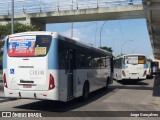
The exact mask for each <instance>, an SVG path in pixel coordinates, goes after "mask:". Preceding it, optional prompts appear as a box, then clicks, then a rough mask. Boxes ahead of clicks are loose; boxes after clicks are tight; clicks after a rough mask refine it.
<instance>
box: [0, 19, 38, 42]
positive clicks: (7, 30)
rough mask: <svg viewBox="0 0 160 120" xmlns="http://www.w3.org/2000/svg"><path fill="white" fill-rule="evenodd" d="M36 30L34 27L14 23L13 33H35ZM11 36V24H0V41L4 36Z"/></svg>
mask: <svg viewBox="0 0 160 120" xmlns="http://www.w3.org/2000/svg"><path fill="white" fill-rule="evenodd" d="M37 30H38V29H37V28H36V27H35V26H29V25H24V24H22V23H18V22H15V23H14V33H19V32H26V31H37ZM10 34H11V23H8V24H6V25H2V24H0V40H1V39H3V38H4V37H5V36H6V35H10Z"/></svg>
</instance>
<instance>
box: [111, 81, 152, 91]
mask: <svg viewBox="0 0 160 120" xmlns="http://www.w3.org/2000/svg"><path fill="white" fill-rule="evenodd" d="M116 82H118V83H119V84H120V85H116V86H113V87H115V89H131V90H153V87H149V86H148V85H149V84H148V83H146V82H145V80H144V81H136V80H121V81H116Z"/></svg>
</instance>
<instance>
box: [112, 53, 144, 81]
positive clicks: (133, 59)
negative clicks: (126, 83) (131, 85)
mask: <svg viewBox="0 0 160 120" xmlns="http://www.w3.org/2000/svg"><path fill="white" fill-rule="evenodd" d="M145 64H146V57H145V56H144V55H140V54H128V55H122V56H119V57H117V58H115V59H114V79H116V80H124V79H133V80H144V79H146V68H145V67H146V65H145Z"/></svg>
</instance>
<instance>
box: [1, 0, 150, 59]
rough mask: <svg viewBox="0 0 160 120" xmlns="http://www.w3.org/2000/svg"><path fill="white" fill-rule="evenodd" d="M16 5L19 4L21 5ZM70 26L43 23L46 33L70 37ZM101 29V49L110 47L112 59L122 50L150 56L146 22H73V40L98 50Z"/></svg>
mask: <svg viewBox="0 0 160 120" xmlns="http://www.w3.org/2000/svg"><path fill="white" fill-rule="evenodd" d="M4 1H5V0H0V2H3V3H6V4H7V2H4ZM7 1H10V0H7ZM15 1H16V0H15ZM25 1H27V0H25ZM36 1H40V0H35V1H34V3H33V1H32V3H30V4H33V5H35V2H36ZM76 1H78V2H85V1H93V0H73V2H74V3H76ZM99 1H100V0H99ZM108 1H111V0H108ZM112 1H113V0H112ZM114 1H115V0H114ZM116 1H117V0H116ZM121 1H125V0H121ZM41 2H43V3H45V4H47V5H51V6H53V5H52V4H55V3H58V2H59V3H60V4H63V3H66V2H67V3H71V2H72V0H41ZM19 4H20V5H22V3H19ZM36 4H38V2H36ZM0 5H1V9H2V6H3V7H5V5H4V4H2V3H1V4H0ZM16 5H18V4H16ZM25 5H26V6H28V3H27V2H25ZM15 7H16V6H15ZM1 12H2V11H1ZM104 22H105V24H104V27H103V28H102V24H103V23H104ZM71 24H72V23H57V24H46V30H47V31H54V32H59V33H60V34H62V35H65V36H67V37H71ZM101 28H102V32H101V43H102V46H108V47H112V49H113V54H114V56H117V55H119V54H121V51H122V53H123V54H132V53H135V54H144V55H146V56H147V57H148V58H150V57H151V56H152V48H151V43H150V39H149V34H148V30H147V25H146V20H145V19H129V20H108V21H90V22H74V23H73V37H74V38H76V39H77V40H80V41H83V42H86V43H89V44H92V45H93V46H96V47H99V46H100V29H101Z"/></svg>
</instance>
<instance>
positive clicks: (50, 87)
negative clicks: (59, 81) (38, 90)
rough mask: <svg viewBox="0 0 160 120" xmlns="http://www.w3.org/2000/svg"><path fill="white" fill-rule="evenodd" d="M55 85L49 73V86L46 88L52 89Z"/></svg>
mask: <svg viewBox="0 0 160 120" xmlns="http://www.w3.org/2000/svg"><path fill="white" fill-rule="evenodd" d="M54 87H55V83H54V77H53V76H52V75H51V74H50V76H49V88H48V90H52V89H54Z"/></svg>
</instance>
